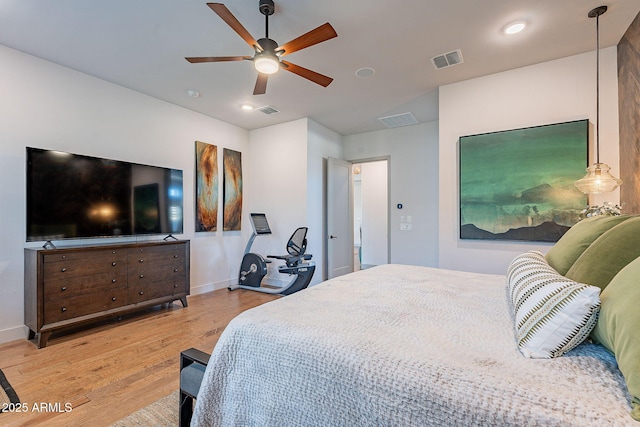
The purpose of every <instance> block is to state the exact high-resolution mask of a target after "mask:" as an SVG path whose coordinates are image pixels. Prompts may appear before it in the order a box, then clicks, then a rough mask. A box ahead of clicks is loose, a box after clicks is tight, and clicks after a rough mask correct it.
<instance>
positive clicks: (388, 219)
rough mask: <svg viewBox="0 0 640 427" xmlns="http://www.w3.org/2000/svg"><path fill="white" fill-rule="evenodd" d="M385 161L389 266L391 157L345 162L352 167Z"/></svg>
mask: <svg viewBox="0 0 640 427" xmlns="http://www.w3.org/2000/svg"><path fill="white" fill-rule="evenodd" d="M383 160H386V161H387V264H391V156H389V155H387V156H378V157H366V158H364V159H354V160H351V159H350V160H347V162H349V163H352V164H354V165H356V164H360V163H371V162H380V161H383ZM351 185H352V186H353V174H352V175H351Z"/></svg>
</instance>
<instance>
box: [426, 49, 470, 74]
mask: <svg viewBox="0 0 640 427" xmlns="http://www.w3.org/2000/svg"><path fill="white" fill-rule="evenodd" d="M431 62H432V63H433V66H434V67H436V70H439V69H441V68H447V67H451V66H453V65H457V64H462V63H463V62H464V60H463V59H462V52H461V51H460V49H458V50H454V51H453V52H449V53H443V54H442V55H438V56H434V57H433V58H431Z"/></svg>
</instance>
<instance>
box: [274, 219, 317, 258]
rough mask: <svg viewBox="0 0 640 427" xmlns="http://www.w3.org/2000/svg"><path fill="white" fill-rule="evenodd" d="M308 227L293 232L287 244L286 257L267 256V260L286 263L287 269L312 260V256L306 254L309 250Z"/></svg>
mask: <svg viewBox="0 0 640 427" xmlns="http://www.w3.org/2000/svg"><path fill="white" fill-rule="evenodd" d="M307 230H308V229H307V227H299V228H298V229H296V231H294V232H293V234H292V235H291V237H290V238H289V241H288V242H287V252H288V254H286V255H267V258H273V259H280V260H283V261H285V262H286V264H287V267H294V266H296V265H298V264H300V262H302V261H306V260H310V259H311V258H312V255H311V254H305V252H306V250H307Z"/></svg>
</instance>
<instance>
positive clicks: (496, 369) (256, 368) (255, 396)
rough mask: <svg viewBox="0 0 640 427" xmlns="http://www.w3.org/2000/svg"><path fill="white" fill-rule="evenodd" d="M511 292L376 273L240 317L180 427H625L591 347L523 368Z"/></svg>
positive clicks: (602, 363)
mask: <svg viewBox="0 0 640 427" xmlns="http://www.w3.org/2000/svg"><path fill="white" fill-rule="evenodd" d="M639 224H640V223H639ZM600 234H602V233H600ZM625 234H627V233H625ZM574 237H575V236H574ZM596 237H600V235H598V236H596ZM569 240H571V239H569ZM593 240H595V238H594V239H593ZM637 241H638V240H636V242H637ZM572 244H573V242H572ZM583 246H586V247H585V248H584V249H583V252H584V251H585V250H586V249H588V246H590V244H589V245H583ZM563 255H564V253H563ZM535 256H536V257H538V258H539V257H540V256H542V255H541V254H537V255H535ZM637 264H638V265H640V261H639V262H637ZM636 271H640V267H636ZM627 275H628V274H627ZM636 277H637V276H636ZM510 279H511V278H510V276H509V274H507V275H489V274H478V273H468V272H461V271H453V270H444V269H437V268H428V267H418V266H407V265H384V266H378V267H375V268H372V269H368V270H364V271H359V272H356V273H352V274H348V275H345V276H341V277H338V278H335V279H332V280H329V281H327V282H324V283H322V284H319V285H316V286H314V287H311V288H309V289H307V290H304V291H301V292H298V293H296V294H293V295H290V296H287V297H285V298H281V299H279V300H276V301H272V302H269V303H267V304H264V305H262V306H259V307H256V308H254V309H251V310H248V311H246V312H244V313H242V314H240V315H239V316H237V317H236V318H235V319H234V320H233V321H232V322H231V323H230V324H229V325H228V327H227V328H226V329H225V331H224V333H223V334H222V336H221V337H220V339H219V341H218V343H217V344H216V347H215V349H214V351H213V353H212V356H211V359H210V360H209V364H208V366H207V368H206V372H205V376H204V380H203V382H202V385H201V387H200V391H199V393H198V396H197V401H196V406H195V410H194V414H193V419H192V425H194V426H216V427H220V426H289V425H291V426H447V425H451V426H460V425H465V426H471V425H491V426H498V425H500V426H524V425H527V426H537V425H540V426H603V425H608V426H609V425H611V426H614V425H615V426H626V425H630V426H636V427H638V426H639V425H640V423H639V422H638V421H635V420H634V419H633V418H632V417H631V416H630V412H631V411H632V410H635V408H636V407H637V405H636V403H635V402H637V400H636V398H637V396H636V397H633V396H632V394H630V392H629V387H628V384H627V381H629V378H628V374H625V375H626V377H625V375H623V373H622V372H621V370H620V369H619V366H618V361H619V360H617V358H616V356H617V354H616V355H614V353H613V352H612V351H610V350H608V349H607V348H605V347H604V346H603V345H601V344H596V343H593V342H591V340H590V339H586V340H584V341H581V342H580V343H576V345H575V347H573V348H572V349H570V350H568V351H566V353H564V354H561V355H558V356H559V357H552V358H530V357H525V356H523V351H522V348H520V347H519V342H517V340H516V335H517V333H514V321H515V320H516V315H517V314H516V313H514V310H513V305H512V304H511V303H510V296H509V284H508V282H509V280H510ZM634 280H635V279H634ZM603 307H604V302H603ZM590 328H593V325H591V326H590ZM618 359H619V357H618Z"/></svg>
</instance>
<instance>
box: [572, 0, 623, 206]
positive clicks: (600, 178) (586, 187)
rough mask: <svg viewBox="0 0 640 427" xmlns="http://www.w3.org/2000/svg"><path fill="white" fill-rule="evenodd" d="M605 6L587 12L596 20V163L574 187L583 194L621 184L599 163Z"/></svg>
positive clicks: (607, 190) (613, 187)
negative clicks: (601, 27)
mask: <svg viewBox="0 0 640 427" xmlns="http://www.w3.org/2000/svg"><path fill="white" fill-rule="evenodd" d="M606 11H607V6H600V7H596V8H595V9H593V10H591V11H590V12H589V15H588V16H589V18H596V162H595V163H594V164H593V165H591V166H589V167H588V168H587V174H586V175H585V176H583V177H582V178H581V179H579V180H577V181H576V182H575V183H574V185H575V186H576V187H578V189H579V190H580V191H582V192H583V193H585V194H599V193H608V192H611V191H613V190H615V189H616V188H618V187H619V186H620V185H621V184H622V180H620V179H618V178H616V177H614V176H613V175H611V174H610V173H609V170H610V169H611V168H610V167H609V165H607V164H606V163H600V15H602V14H604V13H605V12H606Z"/></svg>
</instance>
